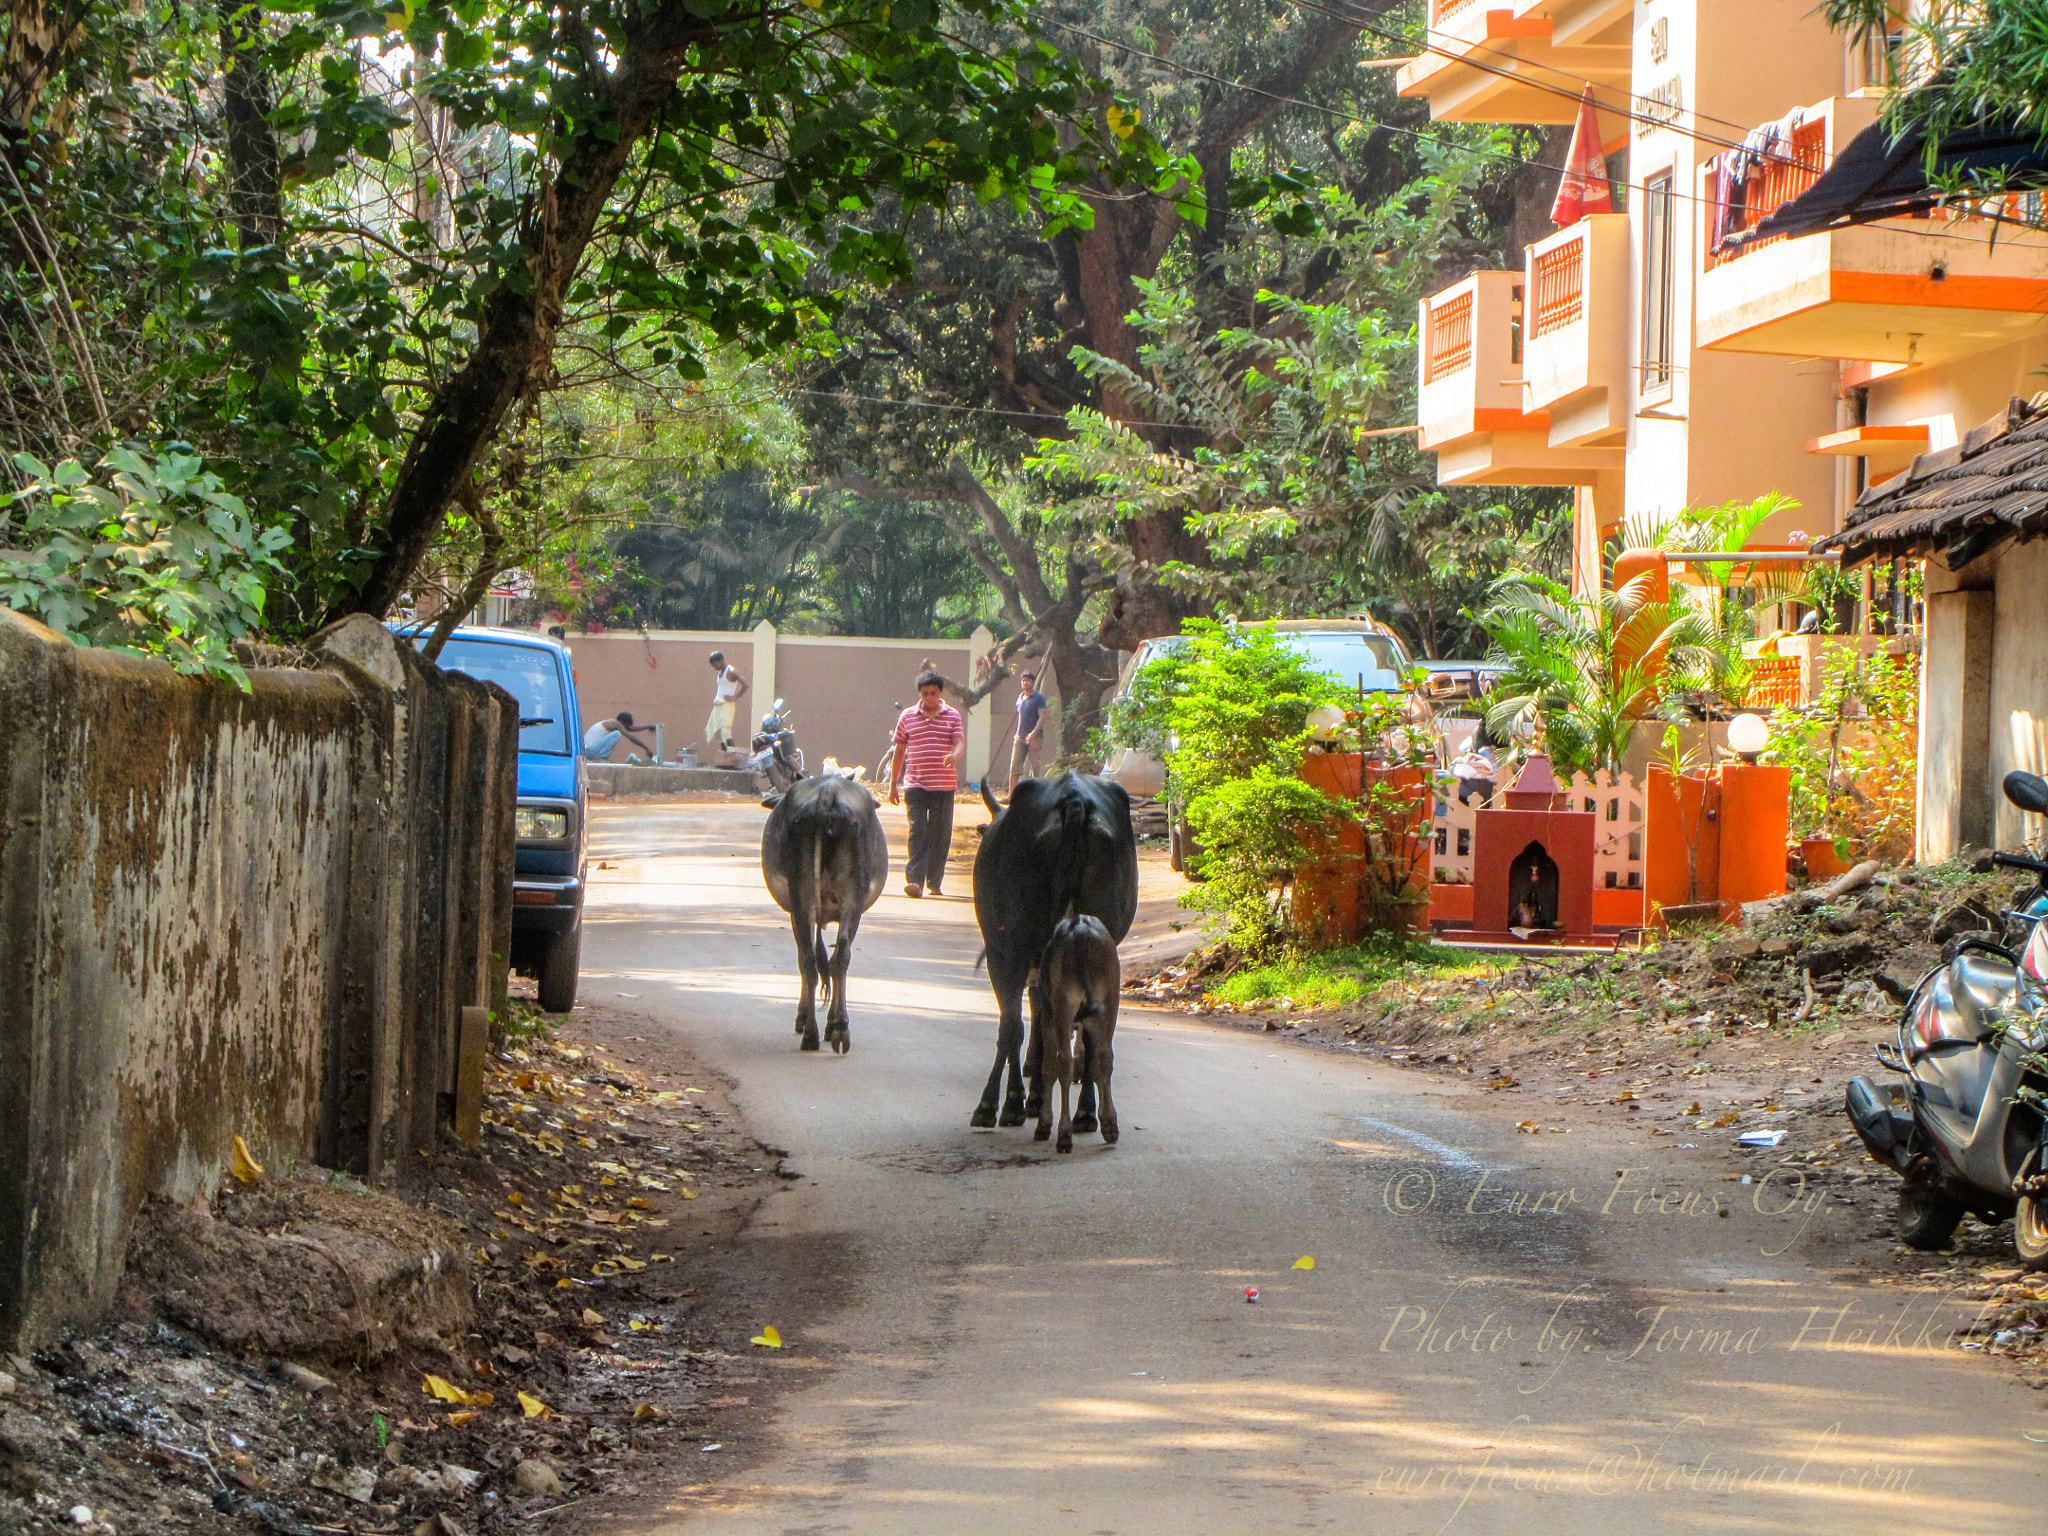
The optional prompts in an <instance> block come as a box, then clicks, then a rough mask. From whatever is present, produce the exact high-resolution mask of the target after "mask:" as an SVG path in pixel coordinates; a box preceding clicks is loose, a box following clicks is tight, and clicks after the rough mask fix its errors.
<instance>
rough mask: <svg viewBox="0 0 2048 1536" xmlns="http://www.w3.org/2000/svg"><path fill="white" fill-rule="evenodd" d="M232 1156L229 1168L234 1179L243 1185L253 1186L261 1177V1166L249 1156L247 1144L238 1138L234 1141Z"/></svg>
mask: <svg viewBox="0 0 2048 1536" xmlns="http://www.w3.org/2000/svg"><path fill="white" fill-rule="evenodd" d="M234 1154H235V1155H234V1160H233V1161H232V1162H231V1163H230V1164H229V1167H230V1168H231V1170H232V1171H233V1173H234V1175H235V1177H236V1178H238V1179H240V1180H241V1181H242V1182H243V1183H244V1184H254V1183H255V1182H256V1181H257V1180H258V1179H260V1178H262V1177H263V1165H262V1164H261V1163H259V1162H257V1161H256V1159H255V1158H253V1157H251V1156H250V1155H249V1143H247V1142H246V1141H244V1140H242V1138H241V1137H239V1136H237V1137H236V1138H235V1139H234Z"/></svg>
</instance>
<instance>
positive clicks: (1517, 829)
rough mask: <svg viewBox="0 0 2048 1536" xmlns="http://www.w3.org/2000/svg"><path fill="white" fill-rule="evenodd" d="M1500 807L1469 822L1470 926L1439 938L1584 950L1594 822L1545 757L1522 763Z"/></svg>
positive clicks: (1588, 939)
mask: <svg viewBox="0 0 2048 1536" xmlns="http://www.w3.org/2000/svg"><path fill="white" fill-rule="evenodd" d="M1500 799H1501V805H1500V807H1499V808H1498V809H1495V808H1488V809H1484V810H1481V811H1479V812H1478V813H1477V814H1476V815H1475V816H1474V817H1473V833H1472V919H1471V921H1472V926H1471V927H1470V928H1466V929H1452V930H1451V931H1449V932H1447V933H1446V934H1445V935H1444V937H1445V938H1447V939H1462V940H1466V941H1470V942H1476V943H1493V944H1512V943H1516V942H1520V943H1525V944H1566V943H1569V944H1590V943H1592V942H1593V941H1594V929H1593V881H1594V862H1595V852H1594V850H1595V843H1596V841H1597V837H1598V827H1599V817H1598V816H1597V815H1596V814H1595V813H1594V812H1592V811H1574V810H1569V809H1566V807H1568V806H1569V805H1570V804H1571V798H1570V796H1569V794H1568V792H1567V791H1566V788H1565V786H1564V785H1562V784H1560V783H1558V781H1557V775H1556V774H1555V773H1554V772H1553V771H1552V769H1551V766H1550V759H1549V758H1548V757H1545V756H1542V755H1541V754H1538V755H1537V756H1535V757H1532V758H1530V759H1529V760H1528V762H1526V763H1525V764H1523V766H1522V771H1521V773H1520V774H1519V775H1518V776H1517V777H1516V779H1515V782H1514V786H1513V787H1512V788H1510V789H1509V790H1507V791H1506V792H1505V793H1504V794H1503V795H1502V796H1501V797H1500Z"/></svg>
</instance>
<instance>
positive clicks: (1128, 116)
mask: <svg viewBox="0 0 2048 1536" xmlns="http://www.w3.org/2000/svg"><path fill="white" fill-rule="evenodd" d="M1104 115H1105V116H1106V117H1107V118H1108V120H1109V131H1110V132H1111V133H1113V134H1115V135H1116V136H1117V137H1118V138H1120V139H1128V138H1129V137H1130V136H1131V135H1132V134H1134V133H1136V132H1137V131H1138V118H1139V115H1140V114H1139V113H1138V112H1137V110H1136V109H1135V108H1134V109H1133V110H1131V111H1129V112H1126V111H1124V109H1123V108H1121V107H1114V106H1113V107H1111V108H1110V109H1109V111H1108V112H1107V113H1105V114H1104Z"/></svg>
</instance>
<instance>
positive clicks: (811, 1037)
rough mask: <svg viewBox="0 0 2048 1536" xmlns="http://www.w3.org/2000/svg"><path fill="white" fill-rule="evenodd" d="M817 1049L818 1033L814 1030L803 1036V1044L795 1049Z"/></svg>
mask: <svg viewBox="0 0 2048 1536" xmlns="http://www.w3.org/2000/svg"><path fill="white" fill-rule="evenodd" d="M817 1048H818V1032H817V1031H816V1030H812V1031H811V1032H810V1033H809V1034H808V1035H805V1036H804V1038H803V1043H802V1044H801V1045H799V1046H798V1047H797V1049H798V1050H800V1051H815V1050H816V1049H817Z"/></svg>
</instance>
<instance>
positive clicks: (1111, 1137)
mask: <svg viewBox="0 0 2048 1536" xmlns="http://www.w3.org/2000/svg"><path fill="white" fill-rule="evenodd" d="M1074 1129H1075V1130H1077V1131H1078V1130H1079V1129H1080V1127H1079V1126H1078V1125H1077V1126H1075V1127H1074ZM1116 1135H1117V1132H1116V1122H1115V1121H1114V1120H1105V1121H1103V1122H1102V1144H1103V1145H1104V1146H1106V1147H1113V1146H1115V1145H1116Z"/></svg>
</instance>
